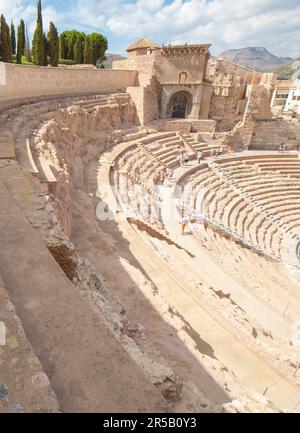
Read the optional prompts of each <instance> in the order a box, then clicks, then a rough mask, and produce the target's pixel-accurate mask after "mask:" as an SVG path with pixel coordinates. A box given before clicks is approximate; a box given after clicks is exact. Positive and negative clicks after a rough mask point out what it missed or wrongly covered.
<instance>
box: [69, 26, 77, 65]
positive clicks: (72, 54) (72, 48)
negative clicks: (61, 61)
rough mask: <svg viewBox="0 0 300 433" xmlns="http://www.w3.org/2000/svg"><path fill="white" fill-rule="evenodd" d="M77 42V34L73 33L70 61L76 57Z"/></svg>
mask: <svg viewBox="0 0 300 433" xmlns="http://www.w3.org/2000/svg"><path fill="white" fill-rule="evenodd" d="M76 40H77V35H76V33H75V32H73V33H72V35H71V38H70V42H69V47H68V48H69V50H68V52H69V59H70V60H74V56H75V52H74V50H75V44H76Z"/></svg>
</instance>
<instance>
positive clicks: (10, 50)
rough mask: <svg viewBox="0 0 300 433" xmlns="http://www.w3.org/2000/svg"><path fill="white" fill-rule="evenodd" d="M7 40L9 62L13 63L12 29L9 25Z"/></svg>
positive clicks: (7, 27) (7, 26)
mask: <svg viewBox="0 0 300 433" xmlns="http://www.w3.org/2000/svg"><path fill="white" fill-rule="evenodd" d="M6 39H7V49H8V60H7V61H8V62H9V63H12V61H13V57H12V45H11V37H10V28H9V25H8V24H6Z"/></svg>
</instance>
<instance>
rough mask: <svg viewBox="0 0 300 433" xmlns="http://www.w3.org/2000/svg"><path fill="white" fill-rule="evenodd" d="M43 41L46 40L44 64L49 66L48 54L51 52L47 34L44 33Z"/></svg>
mask: <svg viewBox="0 0 300 433" xmlns="http://www.w3.org/2000/svg"><path fill="white" fill-rule="evenodd" d="M43 42H44V51H43V54H44V60H43V66H48V54H49V44H48V39H47V36H46V34H45V33H44V34H43Z"/></svg>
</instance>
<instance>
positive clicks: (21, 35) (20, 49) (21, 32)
mask: <svg viewBox="0 0 300 433" xmlns="http://www.w3.org/2000/svg"><path fill="white" fill-rule="evenodd" d="M24 49H25V24H24V21H23V20H21V21H20V24H19V27H18V45H17V63H19V64H20V63H22V56H23V55H24Z"/></svg>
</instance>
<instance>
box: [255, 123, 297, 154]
mask: <svg viewBox="0 0 300 433" xmlns="http://www.w3.org/2000/svg"><path fill="white" fill-rule="evenodd" d="M281 143H284V144H285V145H286V147H287V149H289V150H296V149H297V137H296V134H295V131H294V130H293V128H292V126H291V125H289V124H288V123H287V122H286V121H285V120H283V119H271V120H257V121H256V122H255V127H254V130H253V136H252V140H251V144H250V147H249V148H250V149H255V150H278V149H279V146H280V144H281Z"/></svg>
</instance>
